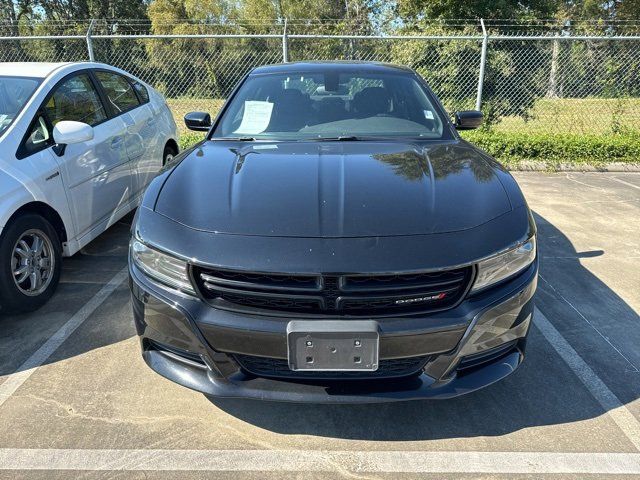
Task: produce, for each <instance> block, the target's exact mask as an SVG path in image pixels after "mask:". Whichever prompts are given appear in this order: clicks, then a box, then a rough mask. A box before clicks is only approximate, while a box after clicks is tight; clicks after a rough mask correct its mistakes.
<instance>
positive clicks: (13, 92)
mask: <svg viewBox="0 0 640 480" xmlns="http://www.w3.org/2000/svg"><path fill="white" fill-rule="evenodd" d="M38 85H40V79H37V78H24V77H4V76H0V135H2V134H3V133H4V132H5V131H6V130H7V129H8V128H9V125H11V123H12V122H13V120H14V118H16V117H17V116H18V114H19V113H20V112H21V111H22V109H23V108H24V106H25V105H26V104H27V102H28V101H29V99H30V98H31V95H33V92H35V91H36V88H38Z"/></svg>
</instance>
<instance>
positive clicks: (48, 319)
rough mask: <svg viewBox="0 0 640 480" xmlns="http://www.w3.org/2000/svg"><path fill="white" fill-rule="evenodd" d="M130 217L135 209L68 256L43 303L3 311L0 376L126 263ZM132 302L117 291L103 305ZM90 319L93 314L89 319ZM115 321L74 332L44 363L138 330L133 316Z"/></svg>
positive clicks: (17, 366)
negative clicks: (96, 330)
mask: <svg viewBox="0 0 640 480" xmlns="http://www.w3.org/2000/svg"><path fill="white" fill-rule="evenodd" d="M132 219H133V214H132V213H131V214H128V215H126V216H125V217H124V218H123V219H121V220H120V221H118V222H115V223H114V225H112V226H111V227H110V228H109V229H108V230H107V231H106V232H104V233H103V234H102V235H100V236H99V237H98V238H97V239H95V240H94V241H92V242H91V243H90V244H89V245H87V246H86V247H85V248H83V249H82V250H81V251H80V252H78V253H76V254H75V255H73V256H72V257H69V258H64V259H63V261H62V275H61V279H60V284H59V285H58V289H57V290H56V293H55V294H54V296H53V297H52V298H51V300H49V302H47V303H46V304H45V305H44V306H43V307H41V308H40V309H38V310H36V311H35V312H32V313H25V314H20V315H7V314H2V315H0V382H1V379H2V377H3V376H5V375H10V374H12V373H14V372H16V371H19V370H20V369H21V366H22V364H23V363H24V362H25V360H27V358H29V356H30V355H32V354H33V353H34V352H35V351H36V350H37V349H38V348H40V347H41V346H42V345H43V344H44V343H45V342H46V341H47V340H48V339H49V338H50V337H51V336H52V335H53V334H54V333H55V332H56V331H57V330H58V329H59V328H60V327H61V326H62V325H64V324H65V323H66V322H67V321H68V320H69V319H71V318H72V317H73V316H74V315H75V314H76V313H77V312H78V311H79V310H80V309H81V308H82V307H83V305H85V304H86V303H87V302H88V301H89V300H90V299H91V298H92V297H94V295H96V293H98V292H99V291H100V289H101V288H103V287H104V285H105V284H106V283H108V282H109V281H110V280H111V279H112V278H113V277H114V276H115V275H116V274H118V273H119V272H121V271H122V269H123V268H125V267H126V265H127V255H128V244H129V236H130V233H129V231H130V227H131V221H132ZM119 289H126V291H127V293H128V289H127V288H126V283H123V284H122V285H120V287H119ZM128 302H129V297H128V295H125V296H123V295H120V296H118V295H115V293H114V294H112V295H110V296H109V298H107V299H106V300H105V301H104V303H103V305H102V307H101V308H104V305H108V306H109V308H113V309H116V308H120V309H121V307H122V304H124V303H128ZM129 309H130V306H129ZM89 320H90V317H89V319H87V322H88V321H89ZM87 322H85V323H87ZM116 322H117V319H114V321H112V322H111V323H112V324H113V325H109V328H104V329H103V331H102V332H101V334H100V335H91V337H90V338H88V337H87V338H82V339H81V340H80V341H77V339H76V338H75V337H74V339H73V341H74V342H75V343H76V344H75V345H74V348H73V349H69V351H68V352H66V350H67V349H66V348H64V347H67V346H68V345H66V344H68V343H70V342H69V341H67V342H66V344H65V345H64V346H63V347H61V348H60V349H58V350H57V351H56V352H55V353H54V354H53V355H52V356H51V357H50V358H49V359H48V360H47V361H46V362H45V364H46V363H52V362H55V361H58V360H61V359H63V358H65V357H69V356H75V355H76V354H81V353H83V352H86V351H90V350H94V349H97V348H101V347H103V346H107V345H111V344H114V343H118V342H120V341H122V340H126V339H127V338H131V337H132V336H133V335H135V329H134V327H133V322H132V321H131V320H130V319H129V318H127V323H126V325H118V324H116ZM74 335H75V334H74ZM71 352H75V353H71Z"/></svg>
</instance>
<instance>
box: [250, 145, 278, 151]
mask: <svg viewBox="0 0 640 480" xmlns="http://www.w3.org/2000/svg"><path fill="white" fill-rule="evenodd" d="M253 149H254V150H277V149H278V146H277V145H272V144H268V145H254V146H253Z"/></svg>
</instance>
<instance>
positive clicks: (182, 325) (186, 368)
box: [129, 261, 538, 403]
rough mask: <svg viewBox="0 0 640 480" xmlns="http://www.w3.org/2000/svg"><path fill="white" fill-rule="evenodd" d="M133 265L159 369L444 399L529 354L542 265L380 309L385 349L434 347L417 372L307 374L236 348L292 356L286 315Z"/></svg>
mask: <svg viewBox="0 0 640 480" xmlns="http://www.w3.org/2000/svg"><path fill="white" fill-rule="evenodd" d="M129 268H130V284H131V290H132V298H133V310H134V321H135V325H136V329H137V332H138V335H139V336H140V339H141V346H142V352H143V353H142V354H143V358H144V360H145V361H146V363H147V364H148V365H149V366H150V367H151V368H152V369H153V370H155V371H156V372H157V373H159V374H160V375H162V376H164V377H166V378H168V379H170V380H173V381H174V382H176V383H179V384H181V385H183V386H185V387H188V388H192V389H194V390H197V391H200V392H202V393H204V394H206V395H211V396H216V397H243V398H254V399H261V400H274V401H292V402H315V403H371V402H384V401H398V400H417V399H444V398H451V397H455V396H458V395H463V394H465V393H469V392H472V391H474V390H478V389H480V388H482V387H485V386H487V385H490V384H492V383H494V382H496V381H498V380H500V379H502V378H504V377H506V376H507V375H509V374H510V373H512V372H513V371H515V369H516V368H517V367H518V366H519V365H520V363H521V362H522V360H523V358H524V352H525V345H526V336H527V333H528V330H529V325H530V322H531V318H532V315H533V297H534V293H535V290H536V286H537V273H538V265H537V261H536V262H534V264H532V265H531V266H530V267H529V268H527V269H526V270H525V271H524V272H522V273H521V274H519V275H518V276H517V277H515V278H513V279H511V280H509V281H507V282H505V283H503V284H501V285H499V286H496V287H494V288H491V289H489V290H488V291H485V292H481V293H478V294H476V295H474V296H471V297H469V298H468V299H466V300H465V301H463V302H462V303H461V304H460V305H458V306H457V307H455V308H453V309H450V310H447V311H444V312H438V313H433V314H429V315H423V316H419V315H418V316H410V317H399V318H393V319H380V320H379V324H380V358H381V359H397V358H404V357H414V356H419V355H425V356H428V357H429V360H428V361H427V363H426V364H425V365H424V367H423V368H422V370H421V371H420V372H419V373H418V374H416V375H412V376H409V377H404V378H398V379H375V380H349V381H347V380H341V381H335V380H333V381H331V380H304V381H302V380H291V379H286V380H284V379H277V378H265V377H260V376H255V375H252V374H249V373H247V372H246V371H245V370H243V369H242V368H241V366H240V365H239V363H238V362H237V361H236V357H235V354H243V355H253V356H257V357H269V358H275V359H282V358H286V355H287V354H286V350H287V348H286V347H287V346H286V325H287V321H288V320H287V319H285V318H281V317H265V316H252V315H241V314H238V313H233V312H226V311H221V310H217V309H214V308H212V307H210V306H209V305H207V304H205V303H204V302H202V301H200V300H199V299H197V298H194V297H190V296H188V295H183V294H180V293H177V292H175V291H171V290H167V289H166V288H164V287H163V286H161V285H158V284H156V283H154V282H153V281H151V280H149V279H148V278H146V277H145V276H143V275H142V274H141V272H140V271H138V270H137V268H136V267H135V266H134V265H130V267H129Z"/></svg>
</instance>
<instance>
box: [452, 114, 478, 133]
mask: <svg viewBox="0 0 640 480" xmlns="http://www.w3.org/2000/svg"><path fill="white" fill-rule="evenodd" d="M453 118H454V123H453V125H454V126H455V127H456V129H457V130H473V129H474V128H478V127H479V126H480V125H482V119H483V115H482V112H480V111H478V110H462V111H460V112H456V113H454V114H453Z"/></svg>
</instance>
